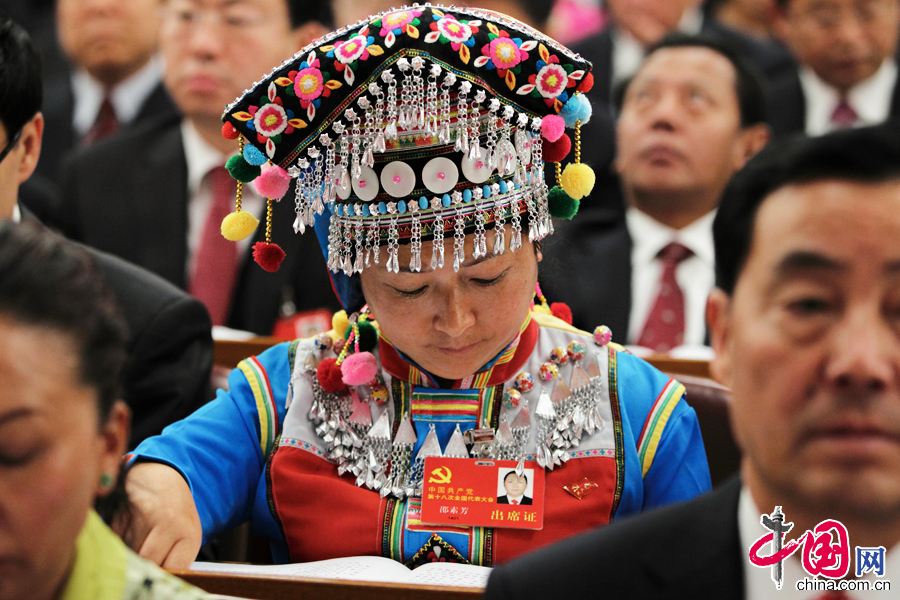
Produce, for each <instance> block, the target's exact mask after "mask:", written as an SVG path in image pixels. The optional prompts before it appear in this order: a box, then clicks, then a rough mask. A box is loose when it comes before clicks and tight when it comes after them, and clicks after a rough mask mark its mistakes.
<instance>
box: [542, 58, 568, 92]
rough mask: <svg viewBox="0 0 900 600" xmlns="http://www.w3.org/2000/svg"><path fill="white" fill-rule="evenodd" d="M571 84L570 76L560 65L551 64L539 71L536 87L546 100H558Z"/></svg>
mask: <svg viewBox="0 0 900 600" xmlns="http://www.w3.org/2000/svg"><path fill="white" fill-rule="evenodd" d="M568 83H569V75H568V73H566V70H565V69H563V68H562V66H561V65H559V64H558V63H550V64H548V65H544V67H543V68H542V69H541V70H540V71H538V74H537V77H536V78H535V81H534V85H535V87H536V89H537V91H538V92H539V93H540V94H541V96H543V97H544V98H556V97H557V96H559V95H560V94H562V93H563V92H564V91H565V89H566V86H567V85H568Z"/></svg>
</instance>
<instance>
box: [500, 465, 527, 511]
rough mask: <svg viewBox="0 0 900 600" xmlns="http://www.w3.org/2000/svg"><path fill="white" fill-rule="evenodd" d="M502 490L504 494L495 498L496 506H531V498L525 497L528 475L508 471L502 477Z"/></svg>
mask: <svg viewBox="0 0 900 600" xmlns="http://www.w3.org/2000/svg"><path fill="white" fill-rule="evenodd" d="M503 489H505V490H506V493H505V494H502V495H500V496H497V504H521V505H522V506H531V498H530V497H529V496H526V495H525V490H526V489H528V475H526V474H524V473H523V474H522V475H519V474H518V473H516V472H515V471H510V472H509V473H507V474H506V475H504V476H503Z"/></svg>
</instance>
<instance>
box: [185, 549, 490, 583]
mask: <svg viewBox="0 0 900 600" xmlns="http://www.w3.org/2000/svg"><path fill="white" fill-rule="evenodd" d="M191 571H198V572H205V573H225V574H231V575H250V576H270V575H275V576H280V577H314V578H319V579H343V580H350V581H374V582H386V583H413V584H419V585H447V586H454V587H475V588H484V587H485V586H487V580H488V576H489V575H490V574H491V569H490V567H478V566H475V565H459V564H454V563H430V564H427V565H423V566H421V567H419V568H417V569H416V570H415V571H410V570H409V569H408V568H406V567H405V566H404V565H402V564H400V563H399V562H397V561H395V560H391V559H389V558H384V557H382V556H349V557H345V558H332V559H329V560H319V561H315V562H308V563H291V564H287V565H242V564H234V563H213V562H195V563H193V564H192V565H191Z"/></svg>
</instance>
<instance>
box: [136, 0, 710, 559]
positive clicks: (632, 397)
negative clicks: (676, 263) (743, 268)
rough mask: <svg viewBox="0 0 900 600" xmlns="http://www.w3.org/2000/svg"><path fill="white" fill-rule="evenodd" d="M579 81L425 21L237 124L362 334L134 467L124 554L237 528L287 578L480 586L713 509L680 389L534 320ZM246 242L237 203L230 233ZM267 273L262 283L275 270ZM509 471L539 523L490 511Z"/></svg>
mask: <svg viewBox="0 0 900 600" xmlns="http://www.w3.org/2000/svg"><path fill="white" fill-rule="evenodd" d="M591 83H592V78H591V75H590V65H589V64H588V63H586V62H585V61H583V60H582V59H580V57H578V56H576V55H574V54H572V53H571V52H570V51H569V50H567V49H566V48H564V47H562V46H560V45H559V44H557V43H556V42H554V41H553V40H551V39H549V38H547V37H546V36H544V35H543V34H541V33H539V32H537V31H535V30H533V29H531V28H529V27H527V26H525V25H523V24H521V23H519V22H517V21H514V20H512V19H509V18H507V17H505V16H503V15H500V14H497V13H493V12H488V11H485V10H481V9H475V8H472V9H444V8H439V7H436V6H431V5H424V6H414V7H411V8H405V9H402V10H398V11H394V12H390V13H385V14H381V15H376V16H374V17H371V18H369V19H367V20H365V21H363V22H360V23H357V24H355V25H353V26H350V27H345V28H343V29H340V30H338V31H336V32H334V33H332V34H330V35H328V36H326V37H325V38H324V39H323V40H320V42H319V43H317V44H316V45H314V46H311V47H308V48H305V49H304V50H302V51H301V52H299V53H298V54H296V55H295V56H294V57H292V58H290V59H288V60H287V61H285V62H284V63H283V64H282V65H280V66H278V67H276V68H275V69H274V70H273V71H272V72H271V73H270V74H269V75H268V76H267V77H266V78H265V79H263V80H262V81H260V82H259V83H257V84H255V85H254V86H253V87H252V89H251V90H249V91H248V92H247V93H245V95H244V96H243V97H242V98H240V99H239V100H237V101H236V102H235V103H234V104H233V105H231V106H229V107H228V108H227V109H226V112H225V115H224V120H225V126H224V128H223V135H225V136H226V137H231V138H234V139H235V140H236V141H235V145H236V147H237V148H239V149H240V152H239V154H237V155H236V156H235V157H233V158H232V159H231V161H230V162H229V169H230V171H231V173H232V175H233V176H234V177H235V178H237V179H239V180H241V181H243V182H247V183H249V182H251V181H252V183H253V185H255V187H256V189H257V190H258V191H259V192H260V193H261V194H262V195H263V196H265V197H268V198H270V200H269V202H270V204H271V203H272V202H274V201H277V200H278V199H279V198H281V197H282V196H285V194H286V193H287V192H288V190H289V188H291V187H293V190H292V191H293V194H288V195H287V198H291V197H293V201H294V202H295V203H296V215H297V216H296V221H295V223H294V227H295V229H296V230H297V231H298V232H303V231H304V230H305V229H307V228H312V227H314V228H315V231H316V233H317V234H318V235H319V237H320V240H321V245H322V248H323V251H324V252H325V253H326V257H327V262H328V265H329V268H330V269H331V271H332V280H333V284H334V288H335V291H336V292H337V294H338V296H339V298H340V300H341V302H342V303H343V305H344V307H345V308H346V309H347V313H349V314H350V317H349V319H348V318H347V317H346V316H344V317H343V318H340V317H338V318H336V319H335V330H334V331H333V332H332V334H331V335H324V336H320V337H319V338H316V339H310V340H298V341H296V342H293V343H286V344H282V345H279V346H276V347H274V348H272V349H270V350H268V351H267V352H265V353H263V354H261V355H260V356H258V357H254V358H250V359H247V360H245V361H243V362H242V363H241V364H240V365H239V366H238V368H237V369H235V370H234V371H233V372H232V374H231V376H230V378H229V391H228V392H225V391H220V392H219V396H218V398H217V399H216V400H214V401H213V402H211V403H210V404H208V405H207V406H206V407H204V408H202V409H201V410H199V411H198V412H197V413H195V414H194V415H192V416H191V417H189V418H188V419H186V420H184V421H182V422H180V423H177V424H175V425H173V426H171V427H170V428H169V429H167V430H166V431H165V432H164V434H163V435H161V436H159V437H156V438H151V439H149V440H147V441H146V442H144V443H143V444H141V445H140V446H139V447H138V448H137V450H136V451H135V455H134V461H135V462H134V463H133V467H132V469H131V471H130V474H129V478H128V481H129V492H130V495H131V497H132V501H133V503H134V508H135V511H136V513H137V516H136V518H135V521H134V526H133V527H132V528H131V529H129V530H128V531H127V532H125V537H126V540H128V541H130V543H131V544H132V545H133V547H135V548H139V549H141V553H142V554H143V555H144V556H147V557H149V558H152V559H154V560H156V561H157V562H160V563H163V564H164V565H166V566H172V567H179V566H185V565H187V564H188V563H189V562H190V561H191V560H192V559H193V557H194V555H195V554H196V551H197V549H198V547H199V546H200V543H201V541H202V540H208V539H211V538H213V537H215V536H216V535H217V534H219V533H220V532H222V531H224V530H226V529H228V528H229V527H232V526H234V525H237V524H239V523H241V522H243V521H245V520H246V519H248V518H250V519H251V520H252V522H253V526H254V529H255V531H257V532H260V533H262V534H263V535H265V536H267V537H268V538H269V539H270V540H271V543H272V550H273V555H274V558H275V560H276V562H287V561H294V562H297V561H309V560H318V559H327V558H333V557H338V556H349V555H371V554H374V555H384V556H388V557H391V558H394V559H396V560H398V561H402V562H405V563H407V564H409V565H411V566H416V565H418V564H420V563H422V562H428V561H432V560H452V561H458V562H471V563H475V564H485V565H490V564H493V563H495V562H499V561H504V560H508V559H509V558H512V557H514V556H516V555H518V554H521V553H523V552H526V551H528V550H530V549H534V548H536V547H538V546H542V545H545V544H548V543H550V542H552V541H555V540H557V539H560V538H562V537H564V536H567V535H571V534H573V533H575V532H578V531H581V530H584V529H587V528H590V527H593V526H597V525H601V524H603V523H606V522H608V521H610V520H611V519H614V518H618V517H621V516H623V515H628V514H632V513H636V512H639V511H641V510H643V509H645V508H651V507H654V506H658V505H661V504H665V503H668V502H672V501H677V500H683V499H686V498H690V497H692V496H695V495H697V494H699V493H701V492H703V491H705V490H706V489H707V488H708V487H709V473H708V469H707V465H706V458H705V455H704V450H703V443H702V440H701V438H700V432H699V429H698V425H697V420H696V416H695V414H694V412H693V410H692V409H691V408H690V407H688V406H687V405H686V404H685V402H684V401H683V393H684V388H683V386H681V385H680V384H678V383H677V382H676V381H673V380H671V379H669V378H668V377H666V376H665V375H663V374H662V373H660V372H658V371H657V370H655V369H654V368H653V367H651V366H650V365H648V364H647V363H645V362H643V361H641V360H640V359H638V358H636V357H634V356H632V355H630V354H627V353H624V352H622V351H621V348H620V347H618V346H616V345H614V344H611V343H610V332H609V331H608V330H607V329H605V328H603V327H598V329H597V330H596V331H595V332H594V333H593V335H592V334H589V333H585V332H582V331H579V330H576V329H574V328H572V327H571V326H570V325H568V324H567V323H566V322H564V321H563V320H560V319H557V318H555V317H554V316H552V315H551V314H549V313H550V312H551V311H550V309H549V308H548V307H547V305H546V301H545V300H544V299H543V297H542V296H540V292H539V288H537V290H538V292H537V295H538V303H537V306H534V297H535V291H536V286H537V275H538V263H539V262H540V260H541V252H540V245H539V240H541V239H542V238H543V237H545V236H546V235H549V234H550V233H552V230H553V225H552V219H551V217H557V218H571V217H572V216H573V215H574V214H575V212H576V211H577V208H578V204H579V200H580V199H581V198H582V197H583V196H585V195H586V194H587V193H589V191H590V188H591V186H592V185H593V172H592V171H591V170H590V168H589V167H588V166H587V165H585V164H583V163H581V162H580V158H581V157H580V148H579V145H580V144H579V127H580V124H582V123H584V122H586V121H587V119H589V118H590V104H589V103H588V101H587V99H586V98H585V96H584V93H585V92H587V91H588V90H589V89H590V87H591ZM566 129H569V130H570V132H571V133H573V135H572V137H570V135H569V134H567V133H565V130H566ZM573 138H574V139H573ZM573 147H574V152H573V153H572V154H573V156H572V160H571V161H570V162H569V164H567V165H566V166H565V168H563V167H562V165H561V164H560V163H561V162H564V161H565V159H566V157H567V155H569V154H570V150H572V149H573ZM545 162H555V163H556V166H555V169H556V180H557V182H558V183H559V185H558V186H554V188H553V189H548V187H547V185H546V184H545V178H544V163H545ZM292 184H294V185H292ZM281 201H282V202H289V201H291V200H289V199H284V200H281ZM270 214H271V211H270ZM255 226H256V221H255V219H254V218H253V217H252V216H251V215H249V214H247V213H246V212H244V211H241V210H240V191H239V192H238V203H237V210H236V211H235V213H233V214H232V215H229V217H227V218H226V220H225V221H224V222H223V225H222V231H223V235H225V236H226V237H228V238H229V239H240V238H242V237H244V236H246V235H249V233H250V232H251V231H252V229H253V228H254V227H255ZM288 250H289V249H288ZM255 251H256V254H255V255H256V259H257V262H259V263H260V265H261V266H262V267H263V268H266V269H270V270H271V269H276V268H277V267H278V263H279V261H280V259H281V257H283V256H284V250H282V249H281V248H279V247H278V246H276V245H275V244H271V243H262V242H260V243H259V244H257V247H256V248H255ZM557 312H559V311H557ZM562 312H563V313H564V311H562ZM563 316H565V315H563ZM476 458H477V459H483V460H481V461H477V463H478V465H480V466H481V467H484V468H485V469H486V471H485V472H484V473H483V475H479V474H478V473H480V472H475V475H472V473H471V472H472V469H473V468H474V467H472V465H475V464H476V461H474V460H472V459H476ZM454 460H455V461H459V462H453V461H454ZM467 465H468V466H467ZM481 467H479V468H481ZM500 468H502V469H505V470H506V471H509V470H511V469H512V470H515V471H516V472H517V473H519V474H523V473H525V472H528V473H529V475H528V481H529V482H530V483H529V485H530V486H532V488H529V490H530V491H529V497H532V494H533V504H532V505H530V506H515V507H513V506H510V507H507V508H504V511H521V512H515V514H514V513H509V514H507V513H506V512H504V513H503V514H502V515H500V513H497V512H492V511H484V509H483V507H484V506H490V507H491V508H494V509H496V507H497V506H498V505H497V504H496V502H495V496H496V495H497V480H498V469H500ZM467 471H468V472H469V474H468V475H465V476H464V475H460V473H463V472H467ZM454 478H455V479H454ZM483 482H485V485H486V487H484V486H482V485H481V484H482V483H483ZM482 488H484V489H482ZM485 490H486V491H485ZM488 501H489V502H488ZM451 505H452V506H451ZM442 507H443V508H446V509H447V510H446V511H444V512H443V513H442V510H441V509H442ZM463 508H465V509H466V510H465V511H463V510H462V509H463ZM526 510H527V511H529V512H524V511H526ZM440 514H451V515H454V516H455V518H450V517H447V518H443V517H440V516H439V515H440ZM435 515H438V516H435ZM504 519H505V520H504ZM538 522H541V527H542V528H537V524H538ZM523 524H524V526H523Z"/></svg>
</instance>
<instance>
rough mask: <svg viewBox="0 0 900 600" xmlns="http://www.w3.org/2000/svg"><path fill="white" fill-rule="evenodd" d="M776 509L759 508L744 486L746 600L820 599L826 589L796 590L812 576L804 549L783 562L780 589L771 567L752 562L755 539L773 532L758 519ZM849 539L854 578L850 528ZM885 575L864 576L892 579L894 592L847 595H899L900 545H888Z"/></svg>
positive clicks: (791, 535)
mask: <svg viewBox="0 0 900 600" xmlns="http://www.w3.org/2000/svg"><path fill="white" fill-rule="evenodd" d="M774 510H775V507H774V506H768V507H766V508H764V509H762V510H760V509H759V508H757V506H756V503H755V502H754V501H753V497H752V496H751V495H750V490H748V489H747V487H746V486H745V487H743V488H742V489H741V496H740V499H739V500H738V532H739V535H740V540H741V561H742V563H743V564H744V589H745V590H746V592H747V593H746V596H745V598H746V600H771V599H772V598H779V599H784V600H818V599H819V598H821V597H822V595H823V594H824V593H825V592H822V591H815V590H813V591H799V590H797V582H798V581H799V580H801V579H803V578H806V577H808V578H809V579H812V576H811V575H809V573H807V572H806V570H804V568H803V564H802V562H801V557H802V554H801V553H802V552H803V548H799V549H798V550H797V551H796V552H794V553H793V554H792V555H791V556H789V557H788V558H787V559H786V560H785V561H784V563H783V564H784V579H783V585H782V587H781V590H778V589H777V588H776V587H775V582H774V581H773V580H772V567H765V568H763V567H757V566H754V565H752V564H750V558H749V556H750V546H752V545H753V543H754V542H756V540H758V539H759V538H760V537H762V536H764V535H765V534H767V533H771V532H770V531H769V530H768V529H766V528H765V527H763V526H762V524H761V523H760V522H759V519H760V516H761V515H763V514H767V515H768V514H771V513H772V511H774ZM784 520H785V521H786V522H788V523H790V522H792V519H791V515H790V513H786V514H785V519H784ZM803 533H804V532H803V531H797V527H796V526H794V528H793V529H792V530H791V531H790V532H788V533H787V534H785V536H784V538H785V541H790V540H796V539H797V538H799V537H800V536H802V535H803ZM848 535H849V538H850V573H849V576H850V577H853V575H854V574H855V567H856V546H855V545H854V543H853V531H852V530H850V531H848ZM771 552H772V550H771V548H770V547H769V545H766V546H764V547H763V549H762V550H761V551H760V554H762V555H763V556H767V555H769V554H771ZM884 560H885V565H884V577H882V578H878V577H876V576H875V573H874V572H869V573H865V574H864V575H863V576H862V579H868V580H870V581H875V580H876V579H883V580H890V582H891V586H892V587H891V589H892V591H891V592H886V591H877V592H876V591H868V592H857V591H846V592H844V594H846V595H847V596H848V597H850V598H852V599H854V600H862V599H864V598H873V599H876V598H884V599H885V600H887V598H896V589H897V587H898V586H897V582H898V579H900V545H896V546H894V547H893V548H889V549H888V552H887V554H886V555H885V559H884Z"/></svg>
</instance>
